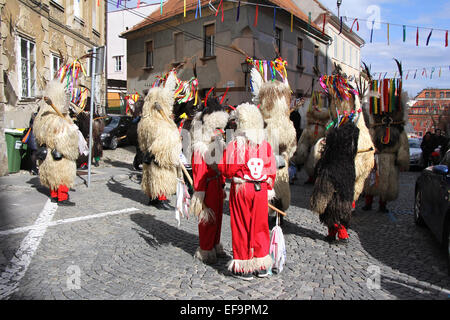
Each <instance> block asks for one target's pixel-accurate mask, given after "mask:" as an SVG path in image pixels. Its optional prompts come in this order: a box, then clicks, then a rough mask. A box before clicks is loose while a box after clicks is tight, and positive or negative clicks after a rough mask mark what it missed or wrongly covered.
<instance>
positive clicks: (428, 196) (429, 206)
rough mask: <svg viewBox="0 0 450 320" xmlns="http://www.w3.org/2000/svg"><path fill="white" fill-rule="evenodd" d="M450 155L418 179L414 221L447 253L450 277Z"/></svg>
mask: <svg viewBox="0 0 450 320" xmlns="http://www.w3.org/2000/svg"><path fill="white" fill-rule="evenodd" d="M449 166H450V154H449V152H447V154H446V156H445V157H444V158H443V160H442V161H441V164H439V165H436V166H430V167H427V168H425V169H424V170H423V171H422V173H421V174H420V176H419V177H418V178H417V181H416V187H415V201H414V221H415V222H416V224H417V225H419V226H427V227H428V228H429V229H430V231H431V232H432V234H433V235H434V236H435V237H436V239H437V240H438V241H439V243H441V244H442V246H443V247H444V248H445V250H446V252H447V263H448V273H449V275H450V206H449V203H450V173H449Z"/></svg>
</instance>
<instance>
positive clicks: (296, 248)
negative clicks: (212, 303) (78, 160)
mask: <svg viewBox="0 0 450 320" xmlns="http://www.w3.org/2000/svg"><path fill="white" fill-rule="evenodd" d="M132 151H133V150H131V149H122V148H119V149H117V150H115V151H108V152H106V155H105V156H104V158H103V159H102V161H101V166H100V167H98V168H97V167H93V168H92V179H91V185H90V187H89V188H88V187H87V185H86V181H87V176H86V170H83V171H78V176H77V180H76V183H75V186H74V188H73V190H71V191H70V199H71V200H72V201H74V202H75V203H76V206H75V207H58V206H57V205H56V204H53V203H51V202H50V201H49V199H48V190H47V189H46V188H44V187H42V186H40V184H39V179H38V177H37V176H31V175H30V174H29V173H28V172H20V173H16V174H11V175H9V176H5V177H0V203H1V204H2V208H3V209H2V211H1V213H0V299H33V300H34V299H45V300H54V299H57V300H60V299H80V300H83V299H89V300H91V299H101V300H105V299H112V300H116V299H117V300H129V299H131V300H141V299H149V300H181V299H183V300H211V299H214V300H254V301H256V300H324V299H325V300H386V299H387V300H397V299H400V300H404V299H408V300H409V299H414V300H415V299H420V300H434V299H438V300H448V299H449V297H450V296H449V294H450V277H449V276H448V274H447V265H446V252H445V250H442V249H441V248H440V247H439V245H438V243H437V241H436V240H435V239H434V238H433V236H432V234H431V232H430V231H429V230H428V229H427V228H420V227H417V226H416V225H415V224H414V221H413V215H412V212H413V199H414V194H413V193H414V182H415V180H416V178H417V176H418V175H419V173H418V172H403V173H401V174H400V195H399V198H398V199H397V200H396V201H394V202H392V203H389V204H388V207H389V208H390V209H391V211H390V213H389V214H385V213H380V212H377V211H376V209H377V206H376V205H375V208H374V210H373V211H368V212H366V211H362V210H361V207H362V206H363V202H362V200H360V201H359V202H358V203H357V208H356V212H355V214H354V215H353V218H352V222H351V226H350V229H349V235H350V242H349V243H348V244H347V245H335V244H329V243H327V242H325V241H324V240H323V237H324V236H325V235H326V227H325V226H323V225H322V224H321V223H320V222H319V218H318V216H317V215H315V214H314V213H313V212H311V211H310V210H308V207H309V197H310V195H311V192H312V186H311V185H304V184H303V182H304V181H305V180H306V175H305V174H304V173H303V172H300V173H299V174H298V177H299V179H298V180H297V181H296V182H295V183H294V184H293V185H291V193H292V203H291V206H290V208H289V209H288V210H287V214H288V215H287V217H286V218H285V220H284V224H283V225H282V230H283V234H284V237H285V242H286V254H287V259H286V264H285V267H284V269H283V271H282V272H281V273H280V274H274V275H271V276H270V277H268V278H264V279H259V278H255V279H253V280H252V281H249V282H247V281H243V280H239V279H235V278H233V277H232V276H231V274H230V273H229V271H228V270H227V263H228V262H229V260H230V259H231V258H232V247H231V230H230V216H229V211H228V202H226V203H225V207H224V211H225V212H224V217H223V224H222V238H221V241H222V244H223V246H224V249H225V252H226V253H227V257H226V258H223V259H219V260H218V262H217V263H216V264H214V265H205V264H203V263H201V262H200V261H198V260H196V259H194V257H193V256H194V253H195V250H196V249H197V246H198V230H197V222H196V219H195V217H189V218H188V219H186V218H183V219H182V220H181V225H180V226H179V227H178V224H177V221H176V219H175V213H174V212H173V211H159V210H157V209H155V208H153V207H151V206H148V205H147V203H148V198H147V196H146V195H145V194H143V193H142V191H141V189H140V178H141V175H140V172H138V171H134V170H133V169H132V166H131V162H132V155H133V152H132ZM124 153H126V154H125V156H123V154H124ZM115 154H117V155H119V154H120V155H121V156H117V157H114V155H115ZM130 159H131V161H130ZM170 201H171V204H172V206H174V205H175V199H174V197H171V198H170Z"/></svg>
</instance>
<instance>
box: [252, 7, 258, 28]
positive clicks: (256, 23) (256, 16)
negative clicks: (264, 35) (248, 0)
mask: <svg viewBox="0 0 450 320" xmlns="http://www.w3.org/2000/svg"><path fill="white" fill-rule="evenodd" d="M253 25H254V26H255V27H256V26H257V25H258V5H256V8H255V21H254V22H253Z"/></svg>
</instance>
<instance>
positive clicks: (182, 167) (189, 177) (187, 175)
mask: <svg viewBox="0 0 450 320" xmlns="http://www.w3.org/2000/svg"><path fill="white" fill-rule="evenodd" d="M180 166H181V170H183V172H184V174H185V175H186V177H187V179H188V181H189V183H190V184H191V186H192V188H193V187H194V182H193V181H192V179H191V176H190V175H189V172H187V170H186V167H185V166H184V164H183V162H181V160H180Z"/></svg>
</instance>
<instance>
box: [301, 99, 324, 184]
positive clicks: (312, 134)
mask: <svg viewBox="0 0 450 320" xmlns="http://www.w3.org/2000/svg"><path fill="white" fill-rule="evenodd" d="M318 104H319V103H318V101H317V99H314V98H312V99H311V105H310V107H309V109H308V112H307V113H306V127H305V129H304V130H303V132H302V135H301V137H300V140H299V141H298V146H297V151H296V156H295V164H296V165H297V166H301V165H304V168H305V171H306V173H307V174H308V176H309V177H310V180H312V177H313V175H314V167H315V165H316V163H317V161H318V160H319V158H317V156H318V153H317V152H314V151H317V149H318V148H317V147H315V145H316V143H317V141H318V140H319V139H321V138H322V137H324V136H325V128H326V125H327V123H328V122H329V120H330V112H329V110H328V108H325V107H323V106H322V107H321V106H319V105H318Z"/></svg>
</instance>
